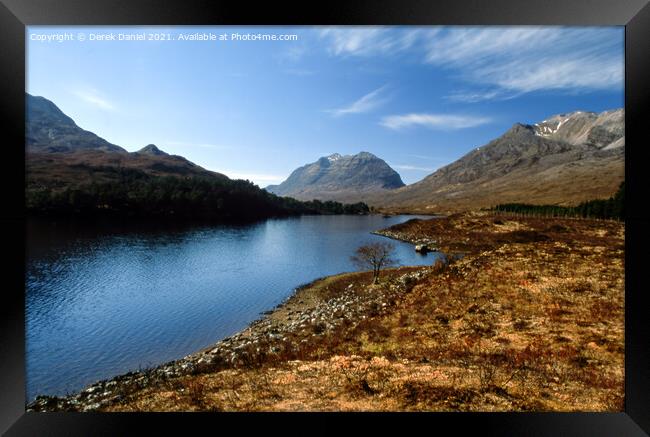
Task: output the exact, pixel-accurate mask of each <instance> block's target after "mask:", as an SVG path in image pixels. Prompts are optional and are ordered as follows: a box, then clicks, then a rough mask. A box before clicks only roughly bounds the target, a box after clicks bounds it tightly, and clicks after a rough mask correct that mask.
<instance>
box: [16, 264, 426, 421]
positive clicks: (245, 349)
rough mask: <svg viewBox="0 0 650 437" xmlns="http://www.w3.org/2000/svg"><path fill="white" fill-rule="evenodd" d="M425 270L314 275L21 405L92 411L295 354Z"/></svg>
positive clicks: (377, 310) (387, 299)
mask: <svg viewBox="0 0 650 437" xmlns="http://www.w3.org/2000/svg"><path fill="white" fill-rule="evenodd" d="M426 270H428V268H426V267H425V268H399V269H391V270H390V273H391V274H392V280H391V281H390V283H389V284H384V286H381V287H372V286H371V287H368V286H367V284H364V283H368V282H369V281H368V279H367V278H366V276H367V275H364V274H361V275H359V274H355V273H348V274H340V275H334V276H330V277H326V278H321V279H317V280H315V281H313V282H311V283H309V284H306V285H303V286H301V287H299V288H297V289H296V290H295V292H294V294H293V295H291V296H290V297H289V298H288V299H287V300H285V301H284V302H283V303H281V304H280V305H278V306H277V307H276V308H274V309H273V310H271V311H268V312H266V313H265V315H264V316H263V317H262V318H260V319H258V320H256V321H254V322H252V323H251V324H250V326H249V327H248V328H246V329H245V330H243V331H240V332H238V333H237V334H235V335H233V336H231V337H227V338H224V339H223V340H221V341H219V342H218V343H216V344H215V345H213V346H210V347H208V348H205V349H203V350H201V351H199V352H197V353H194V354H191V355H188V356H186V357H184V358H182V359H179V360H176V361H171V362H168V363H164V364H161V365H159V366H156V367H154V368H150V369H146V370H142V371H137V372H129V373H126V374H124V375H120V376H117V377H114V378H112V379H108V380H102V381H99V382H96V383H94V384H92V385H90V386H88V387H86V388H85V389H83V390H81V391H80V392H78V393H76V394H73V395H70V396H66V397H56V396H38V397H37V398H36V399H35V400H34V401H33V402H31V403H30V404H29V405H28V406H27V411H97V410H101V409H103V408H106V407H109V406H111V405H114V404H118V403H120V402H123V401H124V400H125V397H126V396H128V394H130V393H133V392H136V391H138V390H142V389H144V388H146V387H148V386H150V385H151V384H159V383H161V382H163V381H168V380H171V379H174V378H179V377H182V376H187V375H196V374H201V373H206V372H214V371H218V370H223V369H230V368H241V367H249V366H251V365H260V364H262V363H266V364H268V363H271V362H277V361H279V360H284V359H285V358H287V357H296V356H300V353H301V349H303V348H305V346H307V347H308V346H309V343H313V342H314V341H315V340H318V338H319V337H324V336H326V335H327V334H330V333H332V332H333V331H335V330H336V329H337V328H338V327H340V326H341V325H345V326H346V327H347V328H349V327H354V326H355V325H356V324H357V323H359V322H360V321H363V320H364V319H366V317H368V315H369V314H372V315H375V316H376V315H378V314H381V313H383V312H385V311H387V310H388V308H389V307H390V306H392V305H394V304H395V303H396V301H397V300H398V299H399V298H400V296H401V295H403V294H404V293H406V292H407V291H408V289H409V285H410V284H412V283H413V282H414V281H417V280H418V279H420V278H421V277H423V275H424V274H425V273H426ZM348 280H349V282H350V283H349V284H348V285H347V286H346V287H345V289H344V290H343V291H342V292H337V293H333V292H332V291H331V290H329V288H328V285H329V284H331V283H332V282H340V281H348ZM362 282H363V283H362Z"/></svg>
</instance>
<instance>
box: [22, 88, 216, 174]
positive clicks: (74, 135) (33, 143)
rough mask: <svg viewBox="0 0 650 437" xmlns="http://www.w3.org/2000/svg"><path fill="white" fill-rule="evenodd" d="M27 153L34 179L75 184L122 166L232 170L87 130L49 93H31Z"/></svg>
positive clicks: (151, 169)
mask: <svg viewBox="0 0 650 437" xmlns="http://www.w3.org/2000/svg"><path fill="white" fill-rule="evenodd" d="M26 99H27V101H26V107H27V114H26V127H25V132H26V135H25V153H26V164H27V180H28V185H32V186H33V185H37V186H50V187H51V186H75V185H78V184H82V183H87V182H90V181H95V182H105V181H107V180H111V179H114V177H115V173H116V170H123V169H132V170H139V171H142V172H144V173H146V174H148V175H152V176H183V177H186V176H205V177H209V178H218V179H225V178H226V176H224V175H222V174H220V173H215V172H212V171H209V170H206V169H204V168H202V167H200V166H198V165H196V164H194V163H193V162H190V161H188V160H187V159H185V158H183V157H182V156H177V155H169V154H168V153H165V152H163V151H162V150H160V149H158V148H157V147H156V146H155V145H153V144H149V145H148V146H146V147H144V148H142V149H141V150H139V151H137V152H133V153H129V152H127V151H126V150H125V149H123V148H122V147H120V146H117V145H115V144H111V143H109V142H108V141H106V140H104V139H103V138H101V137H99V136H97V135H95V134H94V133H92V132H89V131H86V130H84V129H82V128H80V127H79V126H77V124H76V123H75V122H74V120H72V119H71V118H70V117H68V116H67V115H65V114H64V113H63V112H62V111H61V110H60V109H59V108H58V107H57V106H56V105H55V104H54V103H53V102H51V101H49V100H47V99H45V98H44V97H37V96H32V95H30V94H26Z"/></svg>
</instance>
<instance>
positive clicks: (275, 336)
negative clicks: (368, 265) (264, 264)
mask: <svg viewBox="0 0 650 437" xmlns="http://www.w3.org/2000/svg"><path fill="white" fill-rule="evenodd" d="M373 233H374V234H376V235H382V236H384V237H388V238H393V239H396V240H399V241H404V242H407V243H411V244H414V243H415V242H418V241H421V240H422V239H428V240H433V239H434V238H435V240H436V242H437V244H436V247H438V248H439V250H441V251H443V252H442V253H445V254H454V253H459V252H461V253H464V254H465V257H464V258H461V259H458V258H456V257H451V259H448V261H449V262H448V263H443V264H442V265H440V264H435V265H431V266H419V267H399V268H396V269H385V270H382V273H381V277H380V284H378V285H371V273H370V272H353V273H342V274H338V275H333V276H326V277H323V278H318V279H315V280H314V281H312V282H309V283H307V284H303V285H301V286H299V287H297V288H296V289H295V291H294V293H292V294H291V296H289V297H288V298H286V299H285V300H284V301H282V302H281V303H279V304H278V305H276V307H274V308H273V309H272V310H269V312H268V313H266V312H265V313H262V314H263V315H262V317H260V318H259V319H257V320H255V321H253V322H252V323H251V324H250V325H249V326H248V327H247V328H245V329H244V330H242V331H239V332H238V333H236V334H234V335H233V336H231V337H228V338H225V339H223V340H221V341H220V342H218V343H216V344H214V345H212V346H210V347H207V348H204V349H202V350H201V351H198V352H196V353H193V354H190V355H188V356H186V357H184V358H182V359H180V360H176V361H172V362H168V363H163V364H161V365H160V366H157V367H155V368H153V369H148V370H144V371H141V372H131V373H129V374H125V375H120V376H117V377H115V378H112V379H110V380H105V381H99V382H97V383H95V384H92V385H91V386H88V387H86V388H85V389H84V390H82V391H81V392H79V393H76V394H74V395H71V396H68V397H65V398H57V397H40V398H37V399H36V400H35V401H34V402H33V403H31V404H30V405H29V406H28V411H258V410H259V411H304V410H307V411H342V410H345V411H369V410H372V411H395V410H400V411H411V410H415V411H531V410H532V411H620V408H622V405H623V404H622V402H623V400H624V390H622V388H623V382H624V378H623V377H624V366H623V364H624V343H623V338H624V337H623V327H624V325H623V323H622V321H623V314H624V307H623V303H624V280H623V279H624V270H623V254H624V236H625V226H624V223H616V222H599V221H596V220H583V221H573V220H563V219H560V218H548V219H547V218H530V217H528V218H521V217H513V216H510V217H509V216H503V215H499V216H497V215H493V214H489V213H481V212H475V213H464V214H454V215H452V216H449V217H446V218H444V219H442V220H415V221H413V220H410V221H408V222H405V223H402V224H398V225H394V226H391V227H390V228H388V229H382V230H379V231H375V232H373ZM387 234H388V235H387Z"/></svg>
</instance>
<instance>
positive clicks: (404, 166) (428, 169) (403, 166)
mask: <svg viewBox="0 0 650 437" xmlns="http://www.w3.org/2000/svg"><path fill="white" fill-rule="evenodd" d="M390 166H391V167H393V168H396V169H398V170H413V171H425V172H432V171H435V168H432V167H419V166H417V165H408V164H390Z"/></svg>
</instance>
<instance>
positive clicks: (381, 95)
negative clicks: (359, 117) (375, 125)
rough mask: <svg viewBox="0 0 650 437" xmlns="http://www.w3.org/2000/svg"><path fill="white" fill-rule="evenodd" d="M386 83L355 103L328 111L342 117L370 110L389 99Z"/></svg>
mask: <svg viewBox="0 0 650 437" xmlns="http://www.w3.org/2000/svg"><path fill="white" fill-rule="evenodd" d="M385 89H386V85H384V86H382V87H380V88H377V89H376V90H374V91H371V92H369V93H368V94H366V95H365V96H363V97H361V98H360V99H358V100H356V101H354V102H353V103H351V104H349V105H347V106H344V107H342V108H338V109H329V110H327V111H326V112H329V113H331V114H332V115H333V116H335V117H340V116H342V115H347V114H360V113H363V112H370V111H372V110H373V109H376V108H378V107H380V106H381V105H383V104H384V103H386V102H387V101H388V98H387V96H386V95H385Z"/></svg>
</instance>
